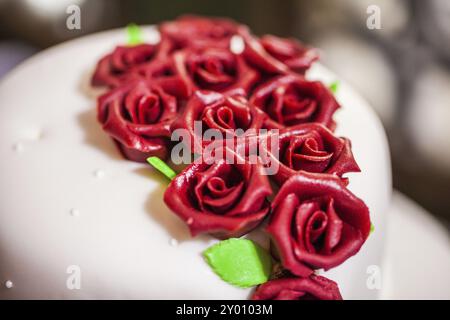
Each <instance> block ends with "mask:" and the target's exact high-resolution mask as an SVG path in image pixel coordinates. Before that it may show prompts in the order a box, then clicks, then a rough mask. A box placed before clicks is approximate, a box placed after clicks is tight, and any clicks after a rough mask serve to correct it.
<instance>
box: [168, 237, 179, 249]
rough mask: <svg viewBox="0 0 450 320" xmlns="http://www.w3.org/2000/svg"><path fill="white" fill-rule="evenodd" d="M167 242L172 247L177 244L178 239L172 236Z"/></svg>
mask: <svg viewBox="0 0 450 320" xmlns="http://www.w3.org/2000/svg"><path fill="white" fill-rule="evenodd" d="M169 243H170V245H171V246H172V247H176V246H178V240H177V239H174V238H172V239H170V241H169Z"/></svg>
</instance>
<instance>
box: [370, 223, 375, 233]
mask: <svg viewBox="0 0 450 320" xmlns="http://www.w3.org/2000/svg"><path fill="white" fill-rule="evenodd" d="M374 231H375V226H374V225H373V223H370V234H372V232H374Z"/></svg>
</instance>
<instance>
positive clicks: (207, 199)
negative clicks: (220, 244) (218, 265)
mask: <svg viewBox="0 0 450 320" xmlns="http://www.w3.org/2000/svg"><path fill="white" fill-rule="evenodd" d="M220 151H222V150H218V151H217V152H220ZM223 151H224V152H226V153H227V156H228V157H232V159H233V160H234V161H233V163H232V164H229V163H227V161H226V160H225V157H224V158H223V159H222V160H218V161H216V160H214V157H213V156H212V155H209V156H208V157H206V156H205V157H204V159H203V160H202V161H201V162H194V163H193V164H191V165H189V166H188V167H187V168H186V169H185V170H183V171H182V172H181V173H180V174H178V175H177V176H176V177H175V179H173V180H172V182H171V183H170V184H169V187H168V188H167V189H166V191H165V193H164V202H165V203H166V204H167V206H168V207H169V208H170V209H171V210H172V211H173V212H174V213H175V214H177V215H178V216H179V217H180V218H181V219H183V220H184V221H188V219H192V223H191V224H188V226H189V229H190V232H191V234H192V235H193V236H195V235H197V234H200V233H209V234H212V235H214V236H216V237H217V238H220V239H226V238H230V237H240V236H242V235H244V234H246V233H248V232H249V231H251V230H252V229H254V228H255V227H256V226H257V225H259V224H260V223H261V221H262V220H263V219H264V218H265V217H266V216H267V214H268V213H269V211H270V203H269V202H268V200H267V197H268V196H270V195H271V194H272V189H271V187H270V184H269V179H268V178H267V176H265V175H264V174H263V171H264V168H263V166H262V165H261V164H260V163H256V164H253V163H250V162H249V161H246V160H245V159H243V158H242V157H240V156H239V155H238V154H237V153H236V152H234V151H233V150H230V149H226V148H224V149H223ZM208 163H211V164H208Z"/></svg>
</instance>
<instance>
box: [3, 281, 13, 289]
mask: <svg viewBox="0 0 450 320" xmlns="http://www.w3.org/2000/svg"><path fill="white" fill-rule="evenodd" d="M5 287H6V288H8V289H11V288H12V287H14V283H13V282H12V281H11V280H8V281H6V282H5Z"/></svg>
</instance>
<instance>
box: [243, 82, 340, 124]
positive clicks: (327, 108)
mask: <svg viewBox="0 0 450 320" xmlns="http://www.w3.org/2000/svg"><path fill="white" fill-rule="evenodd" d="M250 103H251V104H252V105H254V106H256V107H257V108H259V109H261V110H262V111H264V112H265V113H266V114H267V116H268V117H267V118H266V121H265V126H266V127H267V128H277V129H282V128H285V127H292V126H295V125H298V124H302V123H311V122H318V123H321V124H323V125H324V126H326V127H328V128H330V129H331V130H334V129H335V127H336V124H335V122H334V120H333V114H334V113H335V111H336V110H337V109H339V104H338V102H337V101H336V99H335V98H334V97H333V94H332V93H331V91H330V90H329V89H328V88H327V87H325V85H323V84H322V83H321V82H319V81H308V80H306V79H305V78H303V77H302V76H298V75H288V76H281V77H275V78H273V79H272V80H271V81H268V82H266V83H264V84H263V85H261V86H260V87H258V88H257V89H256V90H255V91H254V92H253V94H252V96H251V98H250Z"/></svg>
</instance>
